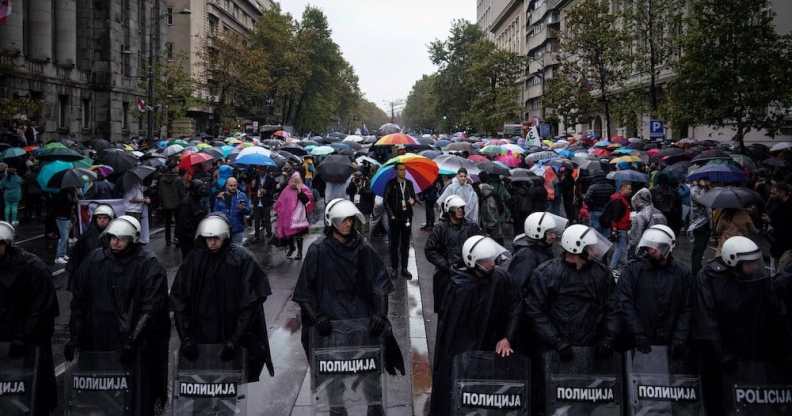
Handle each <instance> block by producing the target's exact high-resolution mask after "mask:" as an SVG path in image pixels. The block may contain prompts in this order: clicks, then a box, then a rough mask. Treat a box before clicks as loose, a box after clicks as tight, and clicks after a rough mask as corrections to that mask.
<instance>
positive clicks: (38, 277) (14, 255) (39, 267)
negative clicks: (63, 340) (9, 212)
mask: <svg viewBox="0 0 792 416" xmlns="http://www.w3.org/2000/svg"><path fill="white" fill-rule="evenodd" d="M14 235H15V229H14V227H13V226H12V225H11V224H9V223H7V222H5V221H0V342H4V343H5V342H7V343H10V348H9V351H8V355H9V358H12V359H18V358H22V357H25V356H26V355H28V354H30V353H31V352H32V351H33V350H34V348H35V349H38V352H39V359H38V363H37V366H38V368H35V369H34V371H36V374H35V375H34V377H33V379H34V380H35V381H36V383H37V384H36V386H35V387H33V388H34V390H35V391H36V392H37V394H36V397H35V401H36V402H35V403H32V405H33V408H34V410H35V413H34V416H36V415H48V414H50V412H51V411H52V410H53V409H55V407H56V405H57V402H58V393H57V391H56V384H55V366H54V363H53V359H52V346H51V345H52V344H51V341H52V333H53V329H54V324H55V317H56V316H58V298H57V297H56V295H55V287H54V286H53V284H52V276H51V275H50V272H49V269H47V265H46V264H44V262H43V261H42V260H41V259H40V258H38V257H37V256H36V255H34V254H32V253H28V252H27V251H25V250H24V249H22V248H21V247H17V246H15V245H14V244H13V241H14ZM2 358H5V357H2ZM2 371H3V369H2V368H0V372H2Z"/></svg>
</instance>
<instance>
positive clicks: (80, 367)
mask: <svg viewBox="0 0 792 416" xmlns="http://www.w3.org/2000/svg"><path fill="white" fill-rule="evenodd" d="M65 384H66V414H67V415H74V416H78V415H79V416H84V415H91V416H126V415H131V412H132V411H131V408H132V404H131V398H132V388H133V380H132V377H131V375H130V372H129V370H128V369H126V368H124V366H123V365H122V364H121V360H120V356H119V352H117V351H80V353H79V355H78V357H77V363H76V364H75V365H74V366H73V367H72V368H71V369H69V371H67V373H66V382H65Z"/></svg>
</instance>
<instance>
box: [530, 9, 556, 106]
mask: <svg viewBox="0 0 792 416" xmlns="http://www.w3.org/2000/svg"><path fill="white" fill-rule="evenodd" d="M562 3H563V2H562V0H530V1H528V4H527V7H526V20H527V31H526V42H527V46H526V54H527V56H528V73H527V74H526V79H525V85H524V91H525V92H524V97H525V100H524V106H525V119H526V120H535V119H539V120H544V119H545V118H547V109H546V108H545V107H544V104H543V103H542V96H543V95H544V93H545V89H546V85H547V81H549V80H550V79H552V78H553V72H554V71H555V69H556V67H557V66H558V63H559V62H558V50H559V33H560V29H561V18H560V10H559V6H560V5H561V4H562Z"/></svg>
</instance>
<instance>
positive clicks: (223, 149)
mask: <svg viewBox="0 0 792 416" xmlns="http://www.w3.org/2000/svg"><path fill="white" fill-rule="evenodd" d="M218 149H220V152H221V153H223V157H224V158H226V157H228V155H230V154H231V153H232V152H233V151H234V146H231V145H228V144H226V145H222V146H220V147H219V148H218Z"/></svg>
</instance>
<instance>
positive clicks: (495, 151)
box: [479, 144, 502, 155]
mask: <svg viewBox="0 0 792 416" xmlns="http://www.w3.org/2000/svg"><path fill="white" fill-rule="evenodd" d="M501 151H502V148H501V147H500V146H498V145H494V144H490V145H487V146H484V147H482V148H481V150H480V151H479V152H481V153H484V154H485V155H499V154H501Z"/></svg>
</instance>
